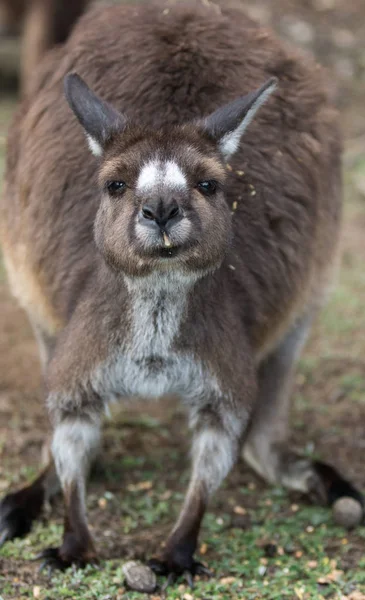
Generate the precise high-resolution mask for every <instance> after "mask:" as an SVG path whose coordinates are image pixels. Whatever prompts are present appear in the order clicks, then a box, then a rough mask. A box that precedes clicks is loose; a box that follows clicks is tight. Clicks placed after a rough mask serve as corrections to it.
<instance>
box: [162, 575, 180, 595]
mask: <svg viewBox="0 0 365 600" xmlns="http://www.w3.org/2000/svg"><path fill="white" fill-rule="evenodd" d="M176 579H177V575H176V573H169V574H168V576H167V580H166V581H165V583H164V584H163V586H162V591H163V592H164V591H165V590H167V588H168V587H170V585H173V584H174V583H175V581H176Z"/></svg>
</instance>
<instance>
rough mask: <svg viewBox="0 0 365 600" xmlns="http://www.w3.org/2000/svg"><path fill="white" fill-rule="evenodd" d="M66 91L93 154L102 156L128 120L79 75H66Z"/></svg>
mask: <svg viewBox="0 0 365 600" xmlns="http://www.w3.org/2000/svg"><path fill="white" fill-rule="evenodd" d="M64 89H65V96H66V99H67V101H68V103H69V105H70V107H71V108H72V110H73V112H74V113H75V115H76V117H77V119H78V120H79V122H80V123H81V125H82V127H83V128H84V131H85V133H86V137H87V141H88V143H89V146H90V150H91V152H92V153H93V154H95V156H101V155H102V154H103V152H104V146H105V144H106V143H107V142H108V140H109V139H110V138H111V137H112V136H113V135H114V134H116V133H121V132H122V131H123V130H124V129H125V127H126V124H127V119H126V118H125V117H124V115H122V114H121V113H120V112H119V111H117V110H116V109H115V108H114V107H113V106H111V105H110V104H109V103H108V102H105V101H104V100H101V98H99V97H98V96H97V95H96V94H94V92H93V91H92V90H91V89H90V88H89V87H88V85H86V83H85V81H84V80H83V79H81V77H80V76H79V75H77V73H69V74H68V75H66V77H65V80H64Z"/></svg>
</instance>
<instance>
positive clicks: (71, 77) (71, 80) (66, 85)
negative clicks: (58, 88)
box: [63, 71, 86, 98]
mask: <svg viewBox="0 0 365 600" xmlns="http://www.w3.org/2000/svg"><path fill="white" fill-rule="evenodd" d="M80 84H81V85H83V86H85V85H86V84H85V82H84V80H83V79H82V78H81V77H80V75H78V74H77V73H76V72H75V71H71V72H70V73H67V75H65V77H64V78H63V89H64V91H65V94H66V97H67V98H68V97H69V95H70V92H71V90H72V88H73V87H74V86H75V85H78V86H80Z"/></svg>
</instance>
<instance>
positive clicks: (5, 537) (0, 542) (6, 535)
mask: <svg viewBox="0 0 365 600" xmlns="http://www.w3.org/2000/svg"><path fill="white" fill-rule="evenodd" d="M8 539H10V531H9V529H4V531H3V532H2V534H1V535H0V548H1V546H3V545H4V544H5V542H6V541H7V540H8Z"/></svg>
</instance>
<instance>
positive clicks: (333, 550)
mask: <svg viewBox="0 0 365 600" xmlns="http://www.w3.org/2000/svg"><path fill="white" fill-rule="evenodd" d="M116 1H117V0H116ZM172 1H173V0H172ZM181 1H183V0H181ZM197 1H199V0H197ZM201 1H202V2H210V1H211V0H201ZM223 1H224V0H222V2H223ZM238 1H239V0H238ZM217 3H219V2H217ZM87 4H88V0H0V189H1V174H2V171H3V168H4V159H5V149H6V131H7V127H8V125H9V122H10V119H11V115H12V113H13V111H14V109H15V106H16V104H17V102H18V100H19V98H20V97H21V96H22V95H24V94H26V90H27V87H28V85H29V82H30V81H31V78H32V73H33V71H34V70H35V69H36V67H37V64H38V62H39V61H40V60H41V57H42V55H43V54H44V52H46V51H47V50H48V49H49V48H50V47H52V46H53V45H54V44H58V43H62V41H64V40H65V39H66V38H67V35H68V34H69V32H70V30H71V29H72V26H73V24H74V22H75V20H77V18H78V16H79V15H80V14H81V13H82V12H83V10H85V8H86V5H87ZM241 4H242V6H243V7H244V8H245V10H246V11H247V13H248V14H249V16H250V17H252V18H253V19H255V20H257V21H259V22H260V23H261V24H262V25H263V26H264V27H273V28H274V29H275V30H276V31H277V33H278V35H279V36H281V37H282V38H283V39H284V40H286V41H287V42H290V43H292V44H294V45H295V46H297V47H300V48H302V50H303V52H309V53H312V54H314V55H315V57H316V58H317V60H318V61H319V62H320V63H321V64H323V65H325V66H326V67H327V68H328V69H329V71H330V74H331V81H332V82H333V88H334V90H336V94H335V98H336V103H337V106H338V108H339V110H340V112H341V121H342V125H343V131H344V138H345V146H344V161H343V162H344V200H345V203H344V227H343V261H342V268H341V272H340V276H339V281H338V285H337V287H336V289H335V290H334V294H333V297H332V299H331V301H330V303H329V305H328V307H327V309H326V310H325V311H324V313H323V314H322V317H321V319H320V320H319V322H318V323H317V325H316V327H315V330H314V333H313V335H312V337H311V340H310V342H309V344H308V347H307V350H306V352H305V354H304V356H303V358H302V360H301V362H300V366H299V371H298V375H297V377H296V381H295V395H294V406H293V414H292V422H293V436H295V440H296V443H297V444H298V443H299V445H301V447H302V450H303V451H304V452H305V453H307V454H314V455H320V456H321V457H322V458H323V459H327V460H329V461H333V462H335V463H336V464H337V465H338V467H339V468H340V469H341V471H342V472H343V473H344V474H345V475H346V476H347V477H348V478H350V479H352V480H353V481H354V482H356V483H357V485H358V486H359V487H360V488H362V489H363V490H365V468H364V460H363V456H364V451H365V266H364V259H365V1H364V0H254V1H251V0H242V2H241ZM40 385H41V382H40V371H39V364H38V355H37V349H36V345H35V342H34V340H33V336H32V333H31V331H30V328H29V325H28V322H27V320H26V318H25V316H24V315H23V313H22V311H21V310H20V309H19V308H18V306H17V305H15V302H14V301H13V300H12V298H11V297H10V294H9V292H8V289H7V286H6V281H5V273H4V270H3V268H2V266H1V257H0V495H1V494H2V493H5V492H6V490H8V489H9V488H10V487H14V486H17V485H19V484H20V483H21V482H24V481H27V480H28V479H29V478H30V477H32V475H33V474H34V473H35V472H36V469H37V464H38V460H39V452H40V447H41V442H42V440H43V438H44V435H45V431H46V430H47V418H46V416H45V412H44V409H43V398H42V394H41V391H40V389H41V388H40ZM147 412H148V416H146V413H147ZM181 423H182V416H181V413H180V412H179V408H176V407H175V405H173V404H169V403H168V404H167V405H162V404H156V405H153V406H151V405H149V406H148V408H146V407H144V408H141V407H140V406H136V407H135V408H134V409H133V408H132V407H128V408H127V409H126V410H124V411H123V413H122V414H120V415H119V416H118V417H116V419H115V420H114V421H113V422H110V423H109V424H107V426H106V435H105V444H104V446H105V450H106V452H105V456H104V458H103V470H104V476H103V477H101V479H100V481H96V482H94V483H93V484H92V493H91V495H90V506H89V509H90V511H91V513H92V523H94V524H95V531H94V535H95V536H96V538H97V541H98V546H99V547H101V550H102V557H103V558H104V559H107V563H106V565H107V566H106V569H107V570H109V571H110V573H109V571H108V573H109V574H110V577H109V579H108V578H106V579H107V581H110V582H112V581H114V583H115V585H114V584H113V585H114V588H115V589H114V588H113V590H112V592H113V593H112V595H108V594H109V593H110V590H111V589H112V588H111V587H110V586H111V585H112V584H111V583H110V584H109V583H105V581H106V580H105V581H104V582H101V581H100V579H98V578H97V576H95V578H94V579H93V580H92V583H91V584H90V582H89V583H88V580H86V584H85V580H81V579H79V580H77V582H78V583H77V582H76V583H75V581H74V580H73V579H72V575H67V577H68V579H66V580H65V579H63V580H62V581H63V583H62V585H61V580H59V582H58V580H57V579H55V580H54V581H53V580H52V582H51V583H50V582H49V581H48V580H46V579H42V577H41V578H40V579H39V576H38V575H36V567H33V565H30V564H29V563H27V562H26V560H25V559H27V558H29V557H30V556H32V550H37V548H39V549H40V548H43V546H44V545H55V542H56V541H57V539H58V536H59V533H60V527H61V518H60V514H61V512H60V509H58V510H59V512H58V513H57V510H56V518H55V520H54V524H53V526H52V527H53V528H52V527H51V528H50V527H49V526H48V528H47V527H46V526H45V525H42V524H40V525H39V526H37V528H36V529H35V531H34V532H33V533H32V536H31V537H30V538H29V539H27V540H25V541H17V542H15V543H14V544H8V545H7V546H6V547H4V549H2V550H1V551H0V595H1V594H2V593H4V598H6V599H7V598H28V597H40V598H46V597H49V598H61V597H62V598H63V597H67V598H83V599H84V598H94V597H95V598H96V597H97V598H104V597H105V598H123V599H124V598H129V597H132V596H129V595H128V596H125V595H124V592H123V591H122V592H120V590H121V589H123V586H122V579H120V581H119V580H118V577H119V578H120V575H118V573H119V571H118V568H119V567H118V566H117V565H119V562H115V560H117V559H118V560H119V557H120V556H124V557H125V556H128V555H130V556H133V557H135V556H140V557H141V558H143V557H144V556H145V555H146V554H149V553H150V550H151V551H155V550H156V548H157V545H158V542H159V541H160V540H162V539H163V537H164V535H165V533H166V528H168V525H169V523H171V511H172V512H174V513H175V512H176V511H177V508H178V505H179V501H180V499H181V491H182V489H183V488H184V485H185V481H186V477H185V478H184V477H183V478H179V475H178V474H179V473H180V472H181V467H179V468H177V466H178V465H180V463H181V462H183V463H184V461H185V464H186V466H187V464H188V463H187V459H186V449H187V436H186V431H185V430H184V428H183V427H182V425H181ZM105 471H106V484H105ZM186 475H187V471H186ZM121 482H122V483H121ZM105 485H106V487H105ZM121 487H123V490H121ZM105 489H107V490H108V491H107V494H105ZM108 494H109V495H108ZM167 500H168V501H167ZM301 502H302V499H300V502H299V499H297V498H295V497H294V498H293V497H292V496H291V497H289V498H288V497H287V495H286V494H283V493H281V492H280V490H276V491H274V492H272V491H270V490H268V489H267V488H265V487H264V486H263V485H262V484H261V483H260V482H259V481H258V480H257V479H256V478H255V477H254V476H253V475H252V474H251V473H249V472H248V471H247V470H246V469H245V468H243V466H242V465H239V466H238V467H237V468H236V470H235V471H234V473H233V474H232V475H231V476H230V478H229V479H228V481H227V483H226V484H225V486H224V487H223V489H222V491H221V492H220V493H219V494H218V496H217V499H216V500H215V502H214V504H213V506H212V512H211V514H210V515H208V517H207V521H206V525H205V529H204V531H203V537H204V543H205V546H204V544H203V545H202V547H201V554H202V556H201V558H202V557H203V556H204V558H206V559H207V561H208V563H209V564H210V566H213V567H214V568H215V569H217V572H218V573H220V574H221V577H223V576H224V575H227V573H228V574H230V575H231V581H230V582H227V581H225V583H221V588H220V591H219V593H218V592H217V590H216V589H213V587H212V588H209V589H208V588H206V589H205V588H204V589H205V591H204V597H206V598H222V599H223V598H231V597H232V598H233V597H237V598H238V597H239V598H241V597H242V594H241V592H240V591H239V590H240V589H241V587H242V585H243V583H242V582H243V581H244V582H245V584H244V585H245V587H244V590H245V597H247V598H268V599H270V600H272V599H273V598H278V599H280V600H281V599H282V598H289V599H292V598H293V599H299V600H306V599H307V598H308V599H312V598H313V599H320V598H324V597H326V598H337V599H342V600H346V599H347V598H349V599H351V600H364V599H365V595H364V594H365V575H364V573H365V559H364V542H365V528H360V529H359V530H357V531H356V532H352V533H349V534H346V535H345V534H344V532H343V531H341V530H339V529H338V528H335V527H333V525H332V524H331V521H330V515H329V513H328V512H327V511H322V512H321V510H320V509H314V508H311V509H308V508H306V507H303V505H302V504H301ZM136 506H137V507H138V511H137V512H136V510H135V508H136ZM217 515H219V517H217ZM258 515H259V518H258ZM250 536H253V537H252V538H251V537H250ZM308 537H309V538H310V539H308ZM45 540H47V543H46V542H45ZM257 540H259V541H260V540H261V541H262V544H261V546H260V543H258V541H257ZM265 540H266V541H274V544H275V545H276V546H277V547H278V548H279V549H280V548H281V549H282V551H280V552H279V554H278V555H277V557H276V559H275V561H273V562H272V563H270V564H269V565H268V563H267V559H266V558H265V554H264V551H263V550H262V547H263V544H264V541H265ZM218 541H219V543H218ZM285 544H286V545H285ZM247 545H248V546H249V547H250V552H251V554H250V557H248V556H247V553H245V551H244V548H245V546H247ZM289 546H290V548H289ZM215 548H216V550H215ZM223 548H224V552H223ZM286 548H288V550H286ZM215 561H216V562H215ZM265 561H266V562H265ZM258 569H261V571H260V573H261V575H260V576H257V577H256V579H259V583H258V582H257V581H255V585H253V584H252V585H253V587H252V594H251V595H250V592H249V587H248V588H247V586H249V585H250V581H251V580H252V579H253V575H252V573H256V574H257V573H258ZM285 569H287V571H285ZM65 577H66V576H65ZM104 579H105V578H104ZM223 579H224V577H223ZM223 579H222V582H223ZM226 579H227V578H226ZM39 581H40V582H41V583H40V591H39V590H38V589H37V586H38V584H39ZM65 581H66V584H67V585H66V584H65V583H64V582H65ZM118 582H119V583H118ZM298 582H299V583H298ZM303 582H304V583H303ZM84 585H86V587H83V586H84ZM90 585H92V586H94V589H95V590H99V592H95V593H96V594H97V595H95V596H94V595H92V593H91V592H90V589H91V588H90ZM212 585H213V584H212ZM228 585H229V589H230V590H232V589H234V590H236V588H235V586H236V585H237V590H236V591H237V595H234V594H233V593H231V591H227V592H226V591H225V590H226V587H225V586H228ZM4 586H7V587H4ZM34 586H35V587H34ZM65 586H66V587H65ZM67 586H69V587H67ZM72 586H74V587H72ZM75 586H76V587H75ZM77 586H78V587H77ZM98 586H99V587H98ZM100 586H101V587H100ZM103 586H105V587H103ZM108 586H109V587H108ZM240 586H241V587H240ZM180 587H181V586H180ZM66 588H67V589H68V590H70V589H71V590H74V591H72V592H69V593H68V592H67V593H68V594H69V595H67V593H66V592H64V590H65V589H66ZM76 588H77V589H78V590H79V592H76V591H75V590H76ZM179 589H180V588H179ZM3 590H5V592H6V594H7V595H5V592H3ZM34 590H36V591H35V592H34ZM47 590H48V592H49V591H50V590H51V592H49V593H50V594H51V595H48V596H47V593H48V592H47ZM62 590H63V591H62ZM80 590H81V591H80ZM118 590H119V591H118ZM66 591H67V590H66ZM89 592H90V595H89ZM33 593H34V595H33ZM184 593H185V592H184V589H182V590H180V592H179V593H177V595H173V596H171V597H173V598H175V597H176V598H180V597H181V598H183V597H184V598H185V596H184ZM226 593H227V595H225V594H226ZM235 593H236V592H235ZM78 594H80V595H78ZM98 594H99V595H98ZM103 594H104V595H103ZM118 594H119V595H118ZM214 594H218V595H214ZM275 594H276V595H275ZM188 595H189V594H188ZM188 595H187V596H186V598H187V597H188ZM133 597H134V596H133ZM200 597H203V592H202V593H201V594H200ZM190 598H193V596H189V599H190Z"/></svg>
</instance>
